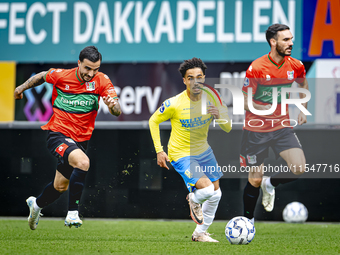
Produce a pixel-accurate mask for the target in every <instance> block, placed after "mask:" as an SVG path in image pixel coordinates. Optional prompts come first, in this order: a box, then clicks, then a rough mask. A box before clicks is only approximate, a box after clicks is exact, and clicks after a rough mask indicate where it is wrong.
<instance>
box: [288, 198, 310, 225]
mask: <svg viewBox="0 0 340 255" xmlns="http://www.w3.org/2000/svg"><path fill="white" fill-rule="evenodd" d="M282 217H283V220H284V221H285V222H289V223H303V222H305V221H306V220H307V218H308V210H307V208H306V206H304V205H303V204H301V203H300V202H291V203H289V204H288V205H286V207H285V209H284V210H283V212H282Z"/></svg>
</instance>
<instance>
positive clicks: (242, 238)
mask: <svg viewBox="0 0 340 255" xmlns="http://www.w3.org/2000/svg"><path fill="white" fill-rule="evenodd" d="M225 236H226V237H227V239H228V241H229V242H230V243H231V244H248V243H250V242H251V241H252V240H253V239H254V236H255V227H254V224H253V223H252V222H251V221H250V220H249V219H248V218H246V217H243V216H237V217H235V218H232V219H231V220H230V221H229V222H228V224H227V226H226V227H225Z"/></svg>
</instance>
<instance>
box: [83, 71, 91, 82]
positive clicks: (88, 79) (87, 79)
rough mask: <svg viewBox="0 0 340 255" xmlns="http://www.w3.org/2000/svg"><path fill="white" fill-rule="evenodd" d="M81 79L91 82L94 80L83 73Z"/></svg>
mask: <svg viewBox="0 0 340 255" xmlns="http://www.w3.org/2000/svg"><path fill="white" fill-rule="evenodd" d="M80 77H81V78H82V80H83V81H90V80H92V78H93V77H90V76H88V75H86V74H83V73H80Z"/></svg>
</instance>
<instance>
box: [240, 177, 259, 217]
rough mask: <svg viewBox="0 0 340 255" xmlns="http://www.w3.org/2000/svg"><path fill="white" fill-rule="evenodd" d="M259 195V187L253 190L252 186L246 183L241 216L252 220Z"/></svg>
mask: <svg viewBox="0 0 340 255" xmlns="http://www.w3.org/2000/svg"><path fill="white" fill-rule="evenodd" d="M259 194H260V187H258V188H255V187H254V186H253V185H251V184H250V183H249V181H248V182H247V185H246V187H245V188H244V191H243V208H244V212H243V215H244V216H245V217H247V218H248V219H252V218H254V211H255V206H256V202H257V199H258V197H259Z"/></svg>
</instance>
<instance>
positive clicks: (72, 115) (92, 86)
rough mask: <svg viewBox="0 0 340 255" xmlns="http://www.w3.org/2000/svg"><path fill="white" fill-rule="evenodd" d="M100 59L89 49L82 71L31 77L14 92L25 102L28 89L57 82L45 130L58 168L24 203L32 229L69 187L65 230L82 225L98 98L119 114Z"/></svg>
mask: <svg viewBox="0 0 340 255" xmlns="http://www.w3.org/2000/svg"><path fill="white" fill-rule="evenodd" d="M101 61H102V56H101V54H100V52H99V51H98V49H97V48H96V47H95V46H88V47H85V48H84V49H83V50H82V51H81V52H80V54H79V60H78V67H75V68H73V69H54V68H51V69H50V70H48V71H44V72H41V73H38V74H36V75H34V76H32V77H31V78H30V79H28V80H27V81H26V82H24V83H23V84H22V85H20V86H18V87H17V88H16V89H15V92H14V98H15V99H22V97H23V94H22V93H23V92H24V91H25V90H26V89H30V88H33V87H36V86H39V85H41V84H43V83H44V82H48V83H51V84H53V92H52V106H53V115H52V117H51V119H50V120H49V122H48V123H47V124H46V125H44V126H42V129H43V130H48V137H47V147H48V149H49V150H50V151H51V153H52V154H53V155H54V156H55V157H57V159H58V165H57V168H56V174H55V177H54V180H53V181H52V182H51V183H49V184H48V185H47V186H46V187H45V189H44V190H43V192H42V193H41V194H40V195H39V196H38V197H37V198H36V197H33V196H31V197H29V198H28V199H27V200H26V202H27V205H28V207H29V210H30V215H29V217H28V223H29V226H30V228H31V229H32V230H35V229H36V228H37V226H38V222H39V216H40V211H41V210H42V208H44V207H45V206H47V205H49V204H51V203H53V202H54V201H55V200H57V199H58V198H59V196H60V195H61V194H62V193H63V192H65V191H66V190H67V189H69V206H68V214H67V216H66V219H65V226H69V227H71V226H75V227H76V228H77V227H79V226H81V225H82V220H81V219H80V218H79V213H78V205H79V202H80V198H81V195H82V191H83V188H84V183H85V177H86V174H87V171H88V170H89V167H90V160H89V158H88V157H87V155H86V154H85V151H86V148H87V143H88V141H89V140H90V138H91V135H92V132H93V129H94V124H95V118H96V116H97V113H98V109H99V99H100V97H102V98H103V101H104V103H105V104H106V105H107V107H108V108H109V111H110V113H111V114H112V115H115V116H119V115H120V114H121V109H120V105H119V103H118V97H117V94H116V91H115V88H114V86H113V84H112V83H111V81H110V79H109V77H108V76H107V75H106V74H103V73H101V72H99V67H100V65H101Z"/></svg>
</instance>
